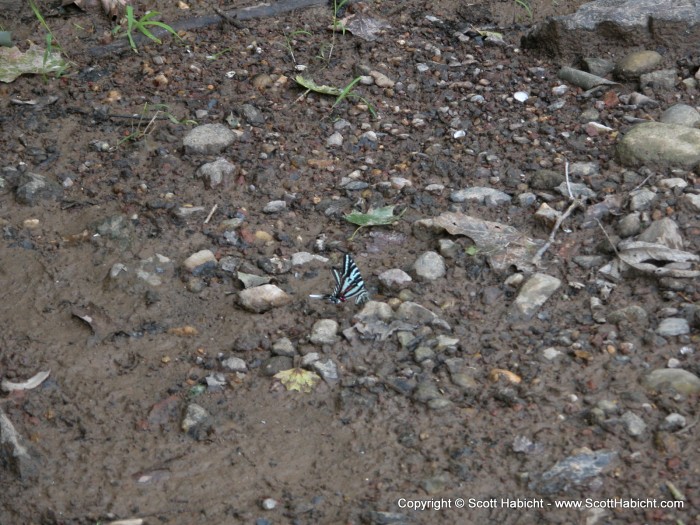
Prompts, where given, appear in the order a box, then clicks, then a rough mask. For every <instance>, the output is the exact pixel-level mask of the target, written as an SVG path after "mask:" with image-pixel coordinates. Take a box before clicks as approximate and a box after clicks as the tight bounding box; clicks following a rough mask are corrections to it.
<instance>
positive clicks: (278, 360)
mask: <svg viewBox="0 0 700 525" xmlns="http://www.w3.org/2000/svg"><path fill="white" fill-rule="evenodd" d="M293 367H294V359H292V358H291V357H287V356H281V355H276V356H273V357H270V358H269V359H267V360H265V362H264V363H263V365H262V373H263V374H265V375H266V376H268V377H270V376H273V375H275V374H276V373H278V372H283V371H284V370H289V369H290V368H293Z"/></svg>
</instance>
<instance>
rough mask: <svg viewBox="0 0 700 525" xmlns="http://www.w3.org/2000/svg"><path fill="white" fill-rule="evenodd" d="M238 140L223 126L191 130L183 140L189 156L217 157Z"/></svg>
mask: <svg viewBox="0 0 700 525" xmlns="http://www.w3.org/2000/svg"><path fill="white" fill-rule="evenodd" d="M234 140H236V134H235V133H234V132H233V131H231V130H230V129H229V128H228V127H227V126H224V125H223V124H204V125H202V126H197V127H196V128H194V129H193V130H191V131H190V132H189V133H188V134H187V135H185V138H184V139H183V140H182V144H183V145H184V147H185V153H186V154H188V155H215V154H216V153H220V152H221V151H223V150H224V149H226V148H227V147H229V146H230V145H231V144H233V141H234Z"/></svg>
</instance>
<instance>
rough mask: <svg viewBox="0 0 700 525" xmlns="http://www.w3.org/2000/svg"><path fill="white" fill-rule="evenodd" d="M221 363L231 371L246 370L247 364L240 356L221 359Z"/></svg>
mask: <svg viewBox="0 0 700 525" xmlns="http://www.w3.org/2000/svg"><path fill="white" fill-rule="evenodd" d="M221 365H222V366H223V367H224V368H226V369H227V370H231V371H232V372H247V371H248V365H247V364H246V362H245V361H244V360H243V359H241V358H240V357H229V358H228V359H224V360H223V361H221Z"/></svg>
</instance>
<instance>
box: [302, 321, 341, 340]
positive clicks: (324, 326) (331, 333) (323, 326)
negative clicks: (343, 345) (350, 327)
mask: <svg viewBox="0 0 700 525" xmlns="http://www.w3.org/2000/svg"><path fill="white" fill-rule="evenodd" d="M337 340H338V322H337V321H334V320H333V319H320V320H318V321H316V322H315V323H314V326H313V328H312V329H311V336H310V337H309V341H311V343H313V344H315V345H332V344H334V343H335V342H336V341H337Z"/></svg>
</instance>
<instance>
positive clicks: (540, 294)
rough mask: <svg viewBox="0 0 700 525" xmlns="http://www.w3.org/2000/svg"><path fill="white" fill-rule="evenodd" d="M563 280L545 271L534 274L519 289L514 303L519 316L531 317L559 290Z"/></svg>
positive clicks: (523, 317) (522, 317) (514, 308)
mask: <svg viewBox="0 0 700 525" xmlns="http://www.w3.org/2000/svg"><path fill="white" fill-rule="evenodd" d="M560 286H561V280H559V279H557V278H556V277H552V276H551V275H547V274H544V273H535V274H533V275H532V276H531V277H530V278H529V279H528V280H527V281H526V282H525V284H523V286H522V287H521V288H520V290H519V291H518V296H517V297H516V298H515V301H514V303H513V310H514V312H515V313H516V314H517V317H519V318H521V319H529V318H530V317H532V315H534V313H535V312H536V311H537V310H538V309H539V308H540V307H541V306H542V305H543V304H544V303H545V302H546V301H547V299H549V298H550V297H551V295H552V294H553V293H554V292H555V291H557V289H558V288H559V287H560Z"/></svg>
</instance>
